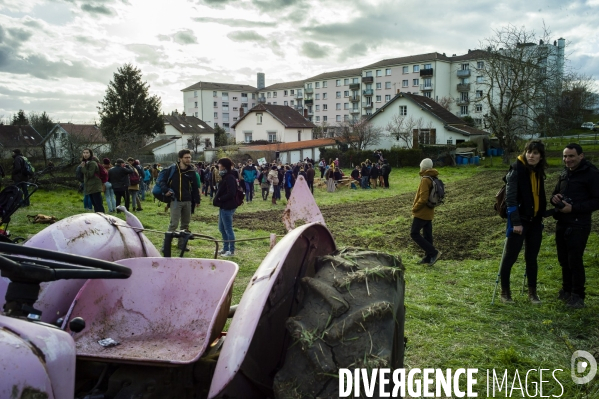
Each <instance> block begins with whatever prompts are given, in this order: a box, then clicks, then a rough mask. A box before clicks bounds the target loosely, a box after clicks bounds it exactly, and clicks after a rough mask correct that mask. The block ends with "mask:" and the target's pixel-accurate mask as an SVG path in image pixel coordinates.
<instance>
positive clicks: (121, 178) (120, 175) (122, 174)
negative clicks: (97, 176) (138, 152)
mask: <svg viewBox="0 0 599 399" xmlns="http://www.w3.org/2000/svg"><path fill="white" fill-rule="evenodd" d="M131 173H133V169H132V168H131V167H127V168H125V167H123V166H119V165H115V166H114V167H112V168H110V170H109V171H108V181H109V182H110V184H112V189H113V190H115V191H124V190H126V189H127V188H128V187H129V175H130V174H131Z"/></svg>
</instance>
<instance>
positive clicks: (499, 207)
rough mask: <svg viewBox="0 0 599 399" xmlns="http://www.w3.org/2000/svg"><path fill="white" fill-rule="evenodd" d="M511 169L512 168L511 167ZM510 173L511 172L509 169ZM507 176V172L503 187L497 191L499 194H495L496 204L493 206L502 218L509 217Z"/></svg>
mask: <svg viewBox="0 0 599 399" xmlns="http://www.w3.org/2000/svg"><path fill="white" fill-rule="evenodd" d="M510 170H511V168H510ZM508 173H510V172H509V171H508ZM506 177H507V173H506V175H505V176H503V187H501V188H500V189H499V191H497V194H495V204H494V205H493V208H495V212H497V214H498V215H499V216H501V218H502V219H507V201H506V197H507V181H506Z"/></svg>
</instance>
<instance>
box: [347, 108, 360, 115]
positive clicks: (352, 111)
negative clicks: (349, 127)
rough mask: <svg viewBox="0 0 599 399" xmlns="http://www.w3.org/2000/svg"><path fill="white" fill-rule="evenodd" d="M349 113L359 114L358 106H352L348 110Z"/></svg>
mask: <svg viewBox="0 0 599 399" xmlns="http://www.w3.org/2000/svg"><path fill="white" fill-rule="evenodd" d="M349 113H350V114H352V115H355V114H359V113H360V108H352V109H350V110H349Z"/></svg>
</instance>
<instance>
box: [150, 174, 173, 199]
mask: <svg viewBox="0 0 599 399" xmlns="http://www.w3.org/2000/svg"><path fill="white" fill-rule="evenodd" d="M169 171H170V172H169ZM175 171H176V167H174V166H171V167H170V168H164V169H162V170H161V171H160V173H158V177H157V178H156V184H154V188H153V189H152V195H153V196H154V198H155V199H157V200H158V201H160V202H169V201H170V197H167V196H165V195H164V194H163V193H162V187H160V183H162V182H163V181H166V185H167V186H168V185H169V184H171V181H172V180H173V175H174V174H175ZM167 175H168V180H166V179H167Z"/></svg>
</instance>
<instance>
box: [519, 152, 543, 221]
mask: <svg viewBox="0 0 599 399" xmlns="http://www.w3.org/2000/svg"><path fill="white" fill-rule="evenodd" d="M518 161H520V162H522V164H524V165H525V166H526V162H525V161H524V158H522V155H518ZM529 176H530V185H531V186H532V199H533V202H534V211H535V213H534V216H537V212H538V211H539V189H540V181H539V179H538V177H537V174H536V173H535V172H534V171H530V172H529Z"/></svg>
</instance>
